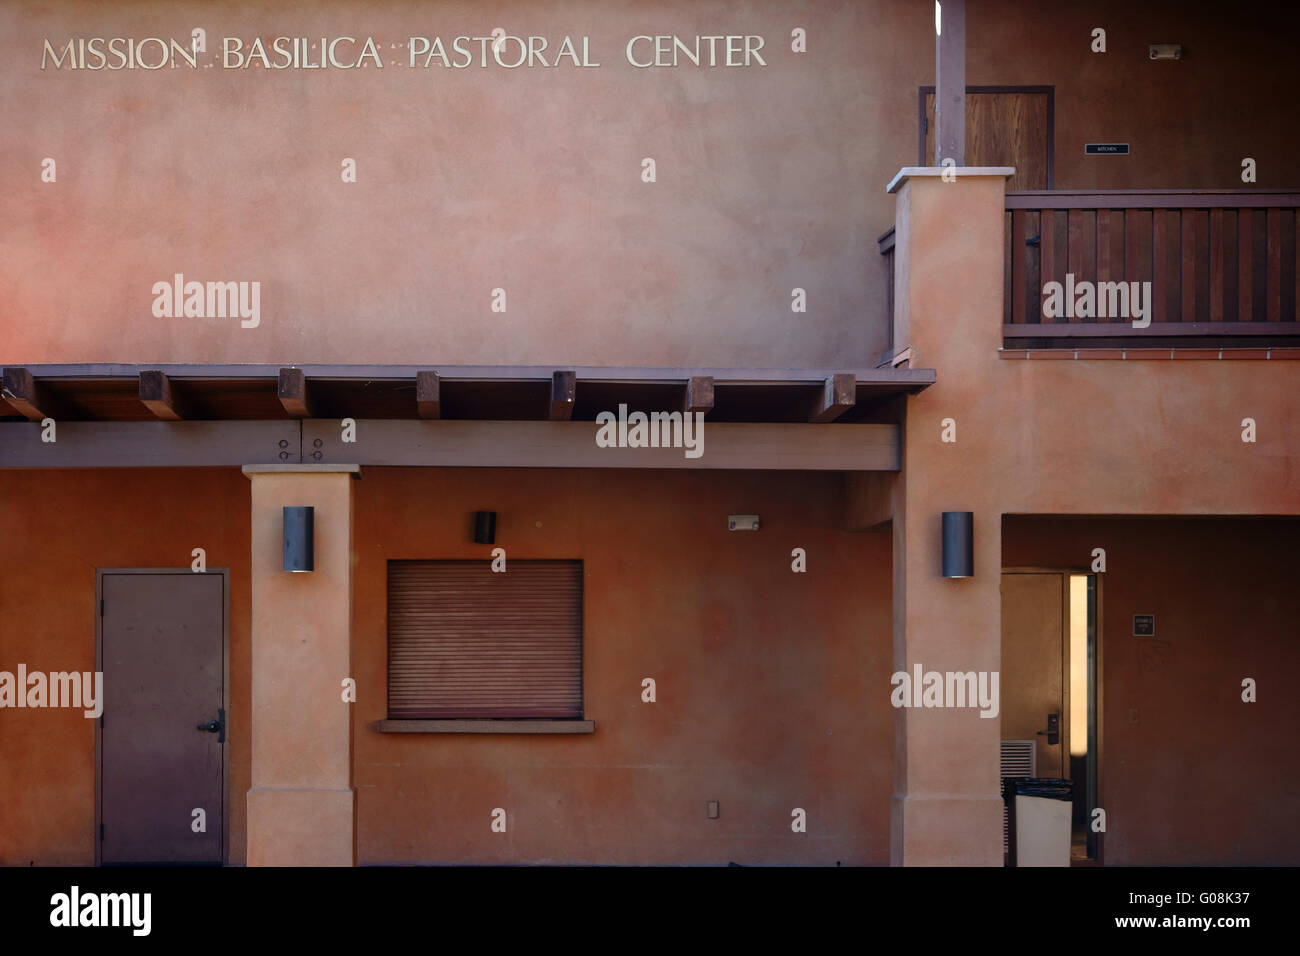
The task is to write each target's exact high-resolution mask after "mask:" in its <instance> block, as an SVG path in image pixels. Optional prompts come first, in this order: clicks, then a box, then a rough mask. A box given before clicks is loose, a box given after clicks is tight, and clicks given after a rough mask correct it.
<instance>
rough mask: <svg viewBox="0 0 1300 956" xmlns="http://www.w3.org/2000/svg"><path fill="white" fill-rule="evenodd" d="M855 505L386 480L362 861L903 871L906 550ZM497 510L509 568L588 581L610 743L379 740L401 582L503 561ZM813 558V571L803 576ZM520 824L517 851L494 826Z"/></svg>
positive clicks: (391, 472)
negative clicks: (750, 522)
mask: <svg viewBox="0 0 1300 956" xmlns="http://www.w3.org/2000/svg"><path fill="white" fill-rule="evenodd" d="M840 502H841V494H840V482H839V478H838V476H836V475H791V474H783V473H769V474H729V475H721V474H669V473H656V472H629V473H624V474H613V473H601V472H595V471H548V472H544V473H543V472H527V471H505V470H502V471H480V470H460V469H447V470H426V469H418V470H417V469H410V470H405V469H380V468H371V469H368V470H367V471H366V473H365V476H364V477H363V479H362V480H361V481H360V482H359V483H358V484H357V485H356V497H355V509H356V510H355V516H356V524H355V527H356V552H357V565H356V568H355V576H354V582H355V588H356V591H355V600H354V609H355V610H354V617H353V628H354V633H353V649H352V659H353V666H354V667H355V668H356V678H357V704H356V706H355V709H354V714H355V721H356V723H355V727H354V733H355V737H354V746H355V751H356V764H355V768H354V782H355V786H356V788H357V859H358V862H359V863H363V864H365V863H400V862H440V863H453V862H463V863H516V862H543V861H554V862H567V863H581V862H599V863H682V862H690V863H716V864H725V863H727V862H729V861H735V862H739V863H816V864H826V865H834V864H835V863H836V862H837V861H840V862H843V863H845V864H846V865H847V864H850V863H885V862H887V861H888V801H889V793H890V790H891V786H892V783H891V780H890V774H889V762H890V747H891V744H890V707H889V701H888V694H889V671H890V668H889V638H888V634H889V613H890V612H889V601H890V598H889V588H890V570H889V536H888V534H887V533H863V534H853V533H848V532H844V531H842V530H841V528H842V511H841V507H840ZM476 509H494V510H496V511H497V522H498V523H497V545H499V546H501V547H503V548H505V549H506V552H507V555H508V560H512V559H513V560H519V559H526V558H581V559H582V560H583V561H584V567H585V574H586V577H585V614H586V618H585V626H584V647H585V674H584V678H585V694H586V715H587V717H588V718H589V719H592V720H594V721H595V724H596V731H595V733H594V734H592V735H572V736H570V735H564V736H531V735H529V736H493V735H460V736H452V735H441V734H433V735H410V734H380V733H377V732H376V731H375V730H373V729H372V728H371V727H370V723H371V722H372V721H374V720H377V719H381V718H383V717H385V716H386V712H385V685H386V673H387V652H386V647H387V639H386V624H385V606H386V590H385V589H386V577H385V575H386V562H387V561H388V560H390V559H407V558H464V557H480V558H484V559H486V557H487V556H488V552H489V551H490V550H491V549H490V548H489V547H487V546H485V545H475V544H473V543H472V542H471V540H470V539H471V535H470V523H471V513H472V512H473V511H474V510H476ZM729 513H759V514H761V515H762V529H761V530H760V531H759V532H757V533H740V532H735V533H733V532H728V531H727V526H726V517H727V515H728V514H729ZM795 547H803V548H805V549H806V551H807V554H808V572H807V573H806V574H795V573H792V571H791V569H790V561H791V558H790V552H791V549H792V548H795ZM507 573H509V572H508V571H507ZM644 677H653V678H655V680H656V681H657V693H658V700H657V702H655V703H653V704H651V703H643V702H642V701H641V680H642V678H644ZM710 800H718V801H720V803H721V816H720V817H719V818H718V819H716V820H710V819H707V817H706V812H705V811H706V803H707V801H710ZM496 807H502V808H504V809H506V811H507V813H508V820H509V829H508V831H507V833H505V834H495V833H492V832H491V830H490V822H491V818H490V814H491V812H492V810H493V809H494V808H496ZM795 807H801V808H803V809H805V810H806V811H807V814H808V831H807V833H805V834H795V833H792V832H791V829H790V822H791V810H792V809H794V808H795Z"/></svg>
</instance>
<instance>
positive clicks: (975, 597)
mask: <svg viewBox="0 0 1300 956" xmlns="http://www.w3.org/2000/svg"><path fill="white" fill-rule="evenodd" d="M941 172H943V171H942V170H939V169H934V168H919V169H918V168H909V169H905V170H903V171H902V172H901V173H900V174H899V176H898V177H896V178H895V180H894V182H893V183H891V185H890V191H891V192H897V194H898V204H897V220H896V225H895V230H896V231H895V235H896V245H895V267H896V269H897V272H896V273H895V283H896V290H897V292H896V296H895V309H896V315H895V345H896V349H897V351H898V352H901V351H902V350H903V349H905V348H910V349H911V350H912V351H911V358H910V362H911V365H912V366H913V367H919V368H934V369H936V370H937V373H938V376H937V381H936V384H935V385H933V386H931V387H930V388H928V389H926V390H925V391H923V392H921V393H920V394H919V395H916V396H914V397H912V398H909V400H908V406H907V412H906V421H905V423H904V426H903V469H902V474H901V476H900V480H899V481H898V482H897V483H896V485H895V500H894V525H893V533H894V670H895V671H896V672H897V671H905V672H907V673H908V674H909V675H910V674H912V673H913V672H914V668H915V667H916V665H918V664H919V665H921V666H922V669H923V671H927V672H928V671H938V672H940V673H946V672H950V671H951V672H962V673H965V672H970V671H975V672H977V673H979V672H990V673H991V672H995V671H999V670H1000V667H1001V661H1000V658H1001V616H1002V612H1001V566H1002V556H1001V552H1002V544H1001V525H1002V516H1001V514H1000V512H999V510H998V509H999V502H998V500H997V497H996V489H997V487H998V484H999V483H1000V482H1005V481H1007V480H1010V478H1009V476H1007V475H1005V474H1003V473H1002V472H1001V471H1000V469H999V462H998V460H997V459H996V456H995V455H993V454H992V453H991V446H990V443H989V442H987V441H986V439H987V438H988V436H989V435H990V434H992V432H991V431H990V430H991V429H996V428H998V426H999V422H998V421H997V420H996V416H995V415H993V414H992V411H991V409H992V403H991V402H989V400H988V395H987V391H986V390H987V389H989V388H991V387H992V386H993V382H991V381H989V379H988V377H987V375H980V374H977V370H978V367H979V366H980V365H981V364H987V358H988V356H994V355H996V352H997V349H998V347H999V346H1000V345H1001V323H1002V294H1003V290H1002V274H1003V260H1002V257H1003V254H1004V253H1003V216H1004V209H1003V204H1004V201H1005V199H1004V197H1005V188H1006V178H1007V177H1008V176H1009V175H1011V174H1012V173H1013V172H1014V170H1012V169H1009V168H1003V167H993V168H989V167H978V168H969V167H968V168H962V167H958V168H956V169H955V170H949V175H950V180H951V181H945V180H944V179H943V178H942V177H941ZM953 174H955V179H951V177H952V175H953ZM983 353H987V355H984V354H983ZM975 355H979V356H980V357H981V361H980V362H976V363H974V365H973V366H972V364H971V362H970V357H971V356H975ZM986 410H987V411H988V414H986ZM948 419H950V420H951V421H950V422H946V421H945V420H948ZM945 428H947V429H948V432H947V437H950V438H955V441H944V440H943V439H944V437H945V435H944V432H945ZM944 511H971V512H974V515H975V525H974V536H975V547H974V552H975V573H974V577H972V578H967V579H946V578H944V577H943V576H942V563H941V558H942V536H941V530H940V528H941V515H942V513H943V512H944ZM999 686H1000V685H999ZM885 690H886V691H887V690H888V688H887V689H885ZM882 692H884V691H882ZM980 714H981V708H979V707H978V706H976V707H950V706H949V707H934V708H926V707H900V708H897V709H896V710H895V712H894V721H895V723H894V796H893V802H892V806H891V814H890V816H891V820H890V860H891V862H892V863H893V864H894V865H896V866H900V865H911V866H934V865H966V866H969V865H987V866H1000V865H1001V864H1002V799H1001V795H1000V792H999V788H1000V781H999V752H1000V740H1001V716H1000V709H999V713H998V715H997V716H989V717H981V716H980Z"/></svg>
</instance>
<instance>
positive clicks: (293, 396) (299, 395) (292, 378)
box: [279, 368, 312, 418]
mask: <svg viewBox="0 0 1300 956" xmlns="http://www.w3.org/2000/svg"><path fill="white" fill-rule="evenodd" d="M279 397H280V404H281V405H283V406H284V411H285V414H287V415H288V416H289V417H290V418H311V417H312V408H311V405H312V403H311V394H310V392H309V391H308V389H307V373H306V372H304V371H303V370H302V369H300V368H282V369H280V384H279Z"/></svg>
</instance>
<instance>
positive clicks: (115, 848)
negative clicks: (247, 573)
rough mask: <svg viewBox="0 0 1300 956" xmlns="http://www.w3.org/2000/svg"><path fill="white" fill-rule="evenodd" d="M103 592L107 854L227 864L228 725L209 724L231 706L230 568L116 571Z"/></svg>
mask: <svg viewBox="0 0 1300 956" xmlns="http://www.w3.org/2000/svg"><path fill="white" fill-rule="evenodd" d="M100 593H101V595H102V597H103V603H102V605H101V615H102V618H103V620H102V623H101V641H102V645H101V647H102V658H101V660H102V662H103V664H102V667H103V671H104V714H103V725H102V727H101V730H100V821H101V828H100V833H99V838H100V861H101V862H102V863H221V862H222V844H223V835H224V834H223V826H224V819H225V806H224V797H225V780H224V779H223V759H222V757H223V753H222V752H223V750H224V748H225V744H224V743H223V742H222V741H223V740H224V739H225V737H226V734H225V727H224V721H223V726H222V727H221V729H220V731H218V732H211V731H209V730H200V729H199V725H200V724H207V723H208V722H209V721H213V720H216V719H218V717H219V712H220V711H221V709H222V708H223V707H225V703H224V694H225V688H224V679H225V678H224V670H225V667H224V662H225V646H224V645H225V620H224V618H225V611H226V594H225V577H224V575H221V574H195V573H186V574H167V573H116V572H111V571H105V572H103V574H102V576H101V592H100ZM220 716H224V714H221V715H220ZM195 810H202V811H203V814H202V817H200V815H198V814H196V813H195V812H194V811H195ZM200 819H201V821H202V826H201V827H200Z"/></svg>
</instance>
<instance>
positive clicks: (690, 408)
mask: <svg viewBox="0 0 1300 956" xmlns="http://www.w3.org/2000/svg"><path fill="white" fill-rule="evenodd" d="M682 411H684V412H686V413H687V414H689V413H691V412H701V413H703V414H705V415H707V414H708V413H709V412H711V411H713V376H712V375H692V376H691V377H690V379H689V380H688V381H687V382H686V396H685V398H684V399H683V403H682Z"/></svg>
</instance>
